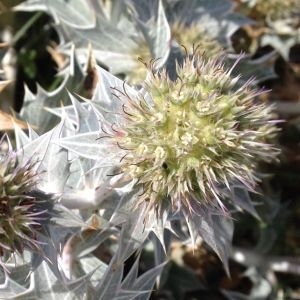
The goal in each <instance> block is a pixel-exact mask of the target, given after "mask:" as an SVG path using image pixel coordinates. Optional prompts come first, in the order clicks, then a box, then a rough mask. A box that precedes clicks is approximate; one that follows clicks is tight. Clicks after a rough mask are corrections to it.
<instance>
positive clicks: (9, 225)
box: [0, 149, 52, 256]
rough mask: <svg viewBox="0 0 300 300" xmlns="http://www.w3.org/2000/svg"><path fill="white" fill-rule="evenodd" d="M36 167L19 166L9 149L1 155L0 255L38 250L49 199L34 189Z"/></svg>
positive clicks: (29, 163) (49, 203)
mask: <svg viewBox="0 0 300 300" xmlns="http://www.w3.org/2000/svg"><path fill="white" fill-rule="evenodd" d="M35 165H36V163H35V162H34V161H33V160H30V161H27V162H25V163H20V162H19V160H18V156H17V153H16V152H14V151H12V150H11V149H9V150H8V151H7V152H6V153H4V154H1V155H0V256H6V255H10V254H13V253H19V254H22V253H23V250H24V249H25V248H26V249H29V250H32V251H39V250H40V244H39V242H38V241H37V239H36V233H37V232H38V231H39V230H40V229H41V228H42V226H43V224H45V223H46V222H48V221H49V217H50V214H49V210H50V209H51V207H52V204H51V200H52V199H50V198H51V196H50V195H46V194H44V193H43V192H41V191H39V190H38V189H36V183H37V179H38V178H37V177H38V173H37V172H36V171H35ZM49 200H50V201H49Z"/></svg>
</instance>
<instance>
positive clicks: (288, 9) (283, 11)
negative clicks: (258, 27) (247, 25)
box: [249, 0, 300, 20]
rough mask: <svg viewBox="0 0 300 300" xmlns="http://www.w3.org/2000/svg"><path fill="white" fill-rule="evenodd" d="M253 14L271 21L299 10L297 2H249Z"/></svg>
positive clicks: (280, 0) (258, 0)
mask: <svg viewBox="0 0 300 300" xmlns="http://www.w3.org/2000/svg"><path fill="white" fill-rule="evenodd" d="M249 5H251V6H253V8H252V9H253V12H254V13H256V14H257V13H258V14H259V15H260V16H262V17H268V18H270V19H271V20H278V19H282V18H284V17H287V16H289V15H291V14H292V13H293V12H297V10H299V8H300V4H299V0H269V1H265V0H256V1H255V2H252V1H251V2H250V4H249Z"/></svg>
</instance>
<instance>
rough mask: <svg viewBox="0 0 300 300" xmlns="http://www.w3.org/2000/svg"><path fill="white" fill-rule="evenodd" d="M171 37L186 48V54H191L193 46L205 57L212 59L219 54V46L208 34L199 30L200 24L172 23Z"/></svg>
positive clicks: (220, 48) (220, 49)
mask: <svg viewBox="0 0 300 300" xmlns="http://www.w3.org/2000/svg"><path fill="white" fill-rule="evenodd" d="M171 33H172V37H173V38H174V39H175V40H176V41H177V42H178V43H179V44H180V45H184V46H185V47H186V51H187V52H188V53H192V52H193V48H194V45H197V47H198V49H200V51H202V52H203V54H204V55H205V56H207V57H213V56H216V55H218V54H220V53H221V51H222V47H221V44H220V43H219V42H218V41H217V40H215V39H213V38H211V37H210V36H209V33H207V32H205V31H203V30H201V26H200V24H197V23H192V24H190V25H186V24H185V23H184V22H179V21H177V22H174V23H172V24H171Z"/></svg>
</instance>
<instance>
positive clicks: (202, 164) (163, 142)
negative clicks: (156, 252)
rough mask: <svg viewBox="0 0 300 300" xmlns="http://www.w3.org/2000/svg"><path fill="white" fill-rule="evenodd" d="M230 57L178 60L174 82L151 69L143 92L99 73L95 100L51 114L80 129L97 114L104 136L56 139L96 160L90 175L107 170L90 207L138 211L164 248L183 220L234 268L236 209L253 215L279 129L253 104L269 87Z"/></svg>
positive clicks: (122, 213)
mask: <svg viewBox="0 0 300 300" xmlns="http://www.w3.org/2000/svg"><path fill="white" fill-rule="evenodd" d="M223 59H224V57H223V56H218V57H216V58H214V59H208V60H207V59H206V58H203V57H202V56H201V55H200V54H199V52H197V51H195V53H193V55H192V56H188V57H186V58H185V60H184V61H183V62H182V63H181V64H177V79H176V80H174V81H172V80H170V78H169V77H168V74H167V72H166V70H161V71H157V70H156V69H155V67H154V66H153V64H152V63H149V65H147V66H145V67H147V69H148V77H147V79H146V80H145V81H144V82H143V84H142V88H141V89H140V90H135V89H133V88H132V87H130V86H128V85H127V84H125V83H124V82H122V81H121V80H119V79H118V78H116V77H114V76H113V75H111V74H110V73H108V72H106V71H105V70H103V69H101V68H99V69H98V70H99V73H98V78H99V85H98V87H97V92H96V93H95V95H94V97H93V99H92V100H91V101H89V100H84V99H81V100H82V102H79V101H73V106H70V107H65V108H60V109H57V110H53V112H54V113H56V114H57V115H60V116H61V117H62V118H65V117H66V118H69V119H70V120H72V122H74V124H76V127H77V128H82V125H81V124H82V122H85V120H82V119H81V117H80V115H81V112H80V111H82V110H83V109H84V111H85V112H86V113H88V114H90V115H91V114H93V113H95V114H96V115H97V116H98V121H99V127H100V130H99V131H89V130H88V127H86V129H87V131H85V132H82V131H81V132H79V133H75V134H74V135H71V136H67V137H61V138H59V139H54V140H53V142H54V143H56V144H57V145H60V146H61V147H62V148H64V149H67V150H68V151H69V152H71V153H74V154H75V155H78V156H79V157H82V159H83V160H85V159H93V160H94V161H95V163H94V166H93V167H92V169H97V168H99V169H101V170H102V172H103V171H104V170H106V171H105V172H104V173H103V174H104V176H102V182H101V183H99V188H100V190H101V191H102V193H100V194H97V192H96V191H97V188H94V193H93V197H94V199H93V201H90V200H88V199H84V198H82V201H88V203H90V204H89V205H90V207H91V208H92V207H94V205H95V203H99V204H100V203H101V206H102V207H103V208H104V207H106V206H107V205H112V203H116V207H115V209H114V212H113V214H112V215H111V217H110V222H112V223H114V222H115V224H117V223H118V222H120V221H119V220H122V222H125V223H126V220H127V218H128V216H129V215H130V213H132V212H134V211H135V210H139V216H140V217H139V218H141V219H142V220H143V222H142V223H140V225H141V224H143V225H142V226H143V227H144V231H145V232H147V231H148V232H151V231H153V232H154V233H155V235H156V236H157V237H158V238H159V240H160V241H161V243H162V245H163V247H165V243H164V238H163V236H164V230H165V229H166V228H169V229H170V230H171V231H172V230H173V229H172V220H177V221H178V220H179V221H180V222H184V223H186V225H187V228H188V232H189V233H188V235H189V236H190V237H191V240H192V241H193V242H195V240H196V237H197V236H201V237H202V238H203V239H204V240H205V241H206V242H207V243H208V244H209V245H210V246H211V247H212V248H213V249H214V251H216V253H217V254H218V255H219V256H220V258H221V259H222V260H223V262H224V263H225V265H226V261H227V258H228V251H229V248H230V242H231V237H232V221H231V219H230V217H229V214H230V210H231V209H232V208H234V207H236V208H238V209H245V210H248V211H250V212H251V213H254V214H255V209H254V207H253V206H252V204H251V202H249V199H250V198H248V197H243V194H244V193H245V195H246V194H247V193H248V192H250V191H251V192H253V191H254V190H255V186H256V183H257V182H258V181H259V177H258V173H257V172H256V170H257V166H258V164H259V162H260V161H266V162H270V161H272V160H273V159H275V158H276V156H277V154H278V150H277V149H276V148H274V147H273V146H272V145H271V144H270V143H269V141H270V140H271V139H272V137H273V136H274V134H275V133H276V131H277V129H276V126H275V123H276V122H275V121H273V120H272V108H271V107H268V106H266V105H265V104H264V103H259V102H256V100H255V97H256V96H257V95H259V94H260V93H261V92H262V91H260V90H257V89H255V88H254V87H253V86H252V85H251V81H248V82H247V83H246V84H242V85H239V77H233V76H232V69H226V68H225V67H224V64H223ZM236 63H238V61H237V62H236ZM266 149H268V150H267V151H266ZM87 173H88V172H87ZM102 188H104V191H105V190H106V193H105V192H103V190H102ZM113 191H115V192H116V193H117V194H118V195H119V200H118V201H117V202H115V201H116V198H115V197H116V194H114V196H113V198H114V199H115V200H114V201H112V202H110V200H109V199H110V197H111V196H112V194H113V193H112V192H113ZM75 195H76V193H74V194H73V197H74V200H73V201H76V196H75ZM66 196H67V197H68V202H70V197H69V196H70V194H69V195H67V194H66V195H62V201H66V199H65V200H64V198H65V197H66ZM77 199H78V197H77ZM74 203H75V202H74ZM126 216H127V217H126ZM224 222H225V223H227V224H226V226H225V224H224ZM144 238H145V237H144ZM144 238H143V239H144Z"/></svg>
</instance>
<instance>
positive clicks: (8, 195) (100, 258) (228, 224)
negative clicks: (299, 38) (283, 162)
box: [0, 0, 278, 300]
mask: <svg viewBox="0 0 300 300" xmlns="http://www.w3.org/2000/svg"><path fill="white" fill-rule="evenodd" d="M64 3H65V1H61V0H55V1H43V0H34V1H33V0H29V1H25V2H24V3H23V4H22V5H21V6H19V8H18V9H25V10H29V11H32V10H44V11H46V10H47V8H50V12H49V13H50V14H51V15H52V16H53V18H54V20H55V22H56V28H57V31H58V33H59V36H60V38H61V45H60V49H63V50H64V51H65V53H68V54H70V60H69V64H67V66H66V69H64V70H63V72H62V74H63V78H64V79H63V82H62V84H61V85H60V86H59V88H58V89H57V90H55V91H53V92H51V93H50V92H47V91H44V90H42V89H40V88H38V92H37V95H33V94H32V93H31V92H30V91H29V90H27V91H26V93H25V99H24V105H23V108H22V110H21V112H20V115H21V116H22V117H23V119H24V120H26V121H28V122H29V123H30V124H32V125H33V126H34V129H33V128H31V127H29V128H28V130H27V131H25V130H24V131H23V130H21V129H20V128H19V127H17V126H16V129H15V138H14V144H15V149H14V150H12V147H11V146H9V150H8V152H5V153H4V154H3V155H2V156H1V159H0V163H1V165H0V171H1V174H0V175H1V176H2V177H0V178H1V184H2V186H3V188H2V186H1V188H2V194H1V198H0V200H1V210H0V213H1V212H2V216H3V218H1V222H0V225H1V228H0V230H1V232H0V235H1V241H0V242H1V243H0V247H1V248H0V250H1V252H0V254H2V256H3V257H2V258H3V259H2V265H3V268H2V269H1V270H0V279H1V282H0V295H1V297H2V296H3V297H6V298H12V299H14V298H16V299H29V298H30V299H31V298H33V299H40V298H42V297H49V298H51V297H52V298H57V297H58V296H61V297H64V298H65V299H95V300H96V299H107V300H108V299H109V300H110V299H148V298H149V297H150V294H151V292H152V290H153V288H154V286H155V283H157V284H158V283H159V280H160V275H161V274H162V270H163V268H164V266H165V263H166V261H167V260H168V258H169V254H170V249H171V244H172V242H173V241H174V240H177V241H180V242H182V243H185V244H191V245H192V246H196V245H199V243H198V242H199V240H202V241H204V242H205V243H206V244H207V245H208V246H209V247H210V248H211V249H212V250H213V251H214V252H215V253H216V254H217V255H218V256H219V257H220V259H221V261H222V262H223V264H224V267H225V269H226V271H227V272H229V265H228V258H229V256H230V251H231V250H230V249H231V242H232V237H233V230H234V222H233V220H234V218H233V217H234V216H235V215H234V214H235V212H236V211H242V210H244V211H247V212H249V213H251V214H252V215H254V216H255V217H258V214H257V212H256V210H255V206H254V204H253V203H252V201H251V193H255V192H256V191H257V185H258V184H259V182H260V179H261V173H260V168H259V167H260V163H262V162H267V163H269V162H272V161H274V160H276V157H277V155H278V150H277V149H276V147H274V146H273V144H272V142H273V139H274V137H275V136H276V132H277V127H276V123H277V121H276V119H275V117H274V116H273V107H271V106H268V105H267V104H266V103H264V102H261V101H260V100H259V99H258V96H260V95H261V93H262V92H263V91H262V90H260V89H258V88H257V87H256V86H255V81H254V79H251V80H249V79H248V77H247V76H246V79H245V78H244V76H243V74H241V75H235V73H238V71H237V70H238V68H239V66H240V64H241V63H242V59H243V56H241V55H239V56H237V57H235V59H232V60H231V62H229V61H228V52H230V50H229V49H230V46H229V45H228V44H226V43H224V41H226V42H228V37H229V36H230V34H231V33H232V28H237V27H239V26H240V25H241V24H242V23H243V21H244V20H245V19H243V20H238V18H237V19H234V20H233V21H232V22H231V23H230V22H229V23H227V21H228V18H229V15H231V16H233V15H234V13H233V12H232V11H231V9H232V7H233V6H232V3H231V1H222V3H221V2H220V1H217V0H215V1H214V2H212V3H213V4H211V3H210V2H207V1H191V2H190V3H192V4H191V6H190V7H189V6H188V5H187V3H188V2H186V1H179V0H178V1H162V0H161V1H153V2H151V3H149V1H103V2H102V1H98V2H97V3H96V2H93V3H90V2H89V4H86V3H87V2H85V1H83V0H76V1H72V2H68V1H67V2H66V6H64V5H63V4H64ZM109 3H110V5H109ZM216 3H218V4H220V5H221V4H222V6H220V7H219V6H218V5H217V6H216V5H215V4H216ZM143 5H146V7H148V8H149V11H145V10H144V8H142V7H143ZM171 8H174V10H173V13H175V14H174V15H172V9H171ZM175 8H176V9H175ZM78 9H82V15H80V14H78ZM191 10H192V11H191ZM179 12H181V13H182V14H183V15H182V17H181V18H180V19H178V18H177V17H178V14H179ZM184 12H185V13H184ZM176 16H177V17H176ZM227 16H228V18H227ZM218 18H219V20H218ZM229 19H230V18H229ZM204 20H206V21H207V23H206V22H204ZM209 20H210V21H211V22H212V23H209V22H208V21H209ZM77 21H78V22H77ZM194 21H195V22H194ZM202 21H203V22H204V23H205V24H206V26H208V27H209V25H207V24H214V26H212V29H216V30H212V31H211V32H210V33H211V34H212V37H213V38H212V40H211V39H210V38H209V43H208V44H206V43H204V44H201V43H200V42H198V39H199V38H202V36H201V34H202V33H203V34H206V32H207V33H208V32H209V28H206V29H205V28H204V30H202V29H201V28H200V27H199V29H200V30H199V33H201V34H200V35H197V34H198V33H197V32H196V29H198V25H199V24H201V22H202ZM239 21H240V23H239ZM226 24H227V25H228V27H226V26H225V27H224V25H226ZM230 24H231V25H232V26H233V27H230V26H229V25H230ZM219 25H220V27H219ZM176 26H177V27H178V28H179V29H181V28H182V27H184V28H185V29H187V30H190V29H192V30H195V32H196V37H195V38H194V37H193V34H192V41H191V42H189V41H188V40H183V39H182V37H178V36H176V33H175V31H174V28H175V27H176ZM172 28H173V33H172ZM178 28H177V29H178ZM226 28H227V29H228V30H227V29H226ZM230 28H231V29H230ZM125 29H126V31H125ZM225 29H226V30H227V31H226V30H225ZM224 32H227V33H228V34H224ZM186 37H188V36H186ZM205 38H207V36H206V35H204V40H205V41H206V39H205ZM175 40H177V42H175ZM69 41H72V42H73V43H74V45H75V47H74V46H70V45H69V44H67V43H68V42H69ZM140 41H143V42H144V43H143V44H140V43H139V42H140ZM89 42H91V44H92V48H93V49H94V50H93V55H94V56H95V57H96V59H97V61H98V62H100V64H101V65H102V67H101V66H98V65H95V64H94V63H93V64H88V67H87V68H86V69H85V68H83V67H82V64H81V62H82V61H84V62H86V56H85V55H83V54H85V52H86V50H87V49H88V43H89ZM181 42H183V43H187V44H186V45H183V47H181V48H180V47H179V44H180V43H181ZM211 42H212V44H213V45H217V46H218V47H216V49H215V48H213V49H212V48H210V45H211ZM215 43H216V44H215ZM219 43H220V44H219ZM222 43H223V44H222ZM142 45H144V46H145V47H144V46H142ZM219 45H223V46H224V45H227V46H225V48H226V47H228V48H226V49H225V51H224V52H222V51H221V50H220V48H221V46H220V48H219ZM143 47H144V48H146V50H149V52H148V54H150V55H148V54H147V53H146V52H147V51H145V52H143V53H146V55H145V56H143V54H137V53H136V52H134V59H133V58H132V53H133V52H132V51H133V50H134V51H135V50H143ZM174 48H176V49H177V50H178V49H180V52H181V55H180V59H178V60H176V58H174V57H172V58H170V56H169V52H170V53H171V54H172V51H173V50H174ZM68 49H69V52H68V51H67V50H68ZM70 49H71V50H70ZM215 50H216V51H215ZM206 51H209V53H210V54H211V55H206V54H207V53H206ZM88 53H89V57H88V61H89V62H91V61H92V59H91V57H92V55H91V54H90V53H91V51H90V50H89V52H88ZM137 56H139V57H140V58H141V59H140V60H141V62H139V61H138V60H137ZM78 58H79V59H78ZM81 59H82V60H81ZM128 62H130V63H128ZM136 63H138V66H139V68H140V69H139V70H138V74H144V75H142V76H140V77H139V79H138V80H136V81H135V80H130V78H131V77H130V76H131V75H130V72H131V71H134V72H135V71H137V69H136V66H137V65H136ZM170 64H173V67H172V68H170ZM103 65H105V67H107V69H108V70H106V69H105V68H103ZM126 68H127V69H126ZM91 69H92V73H93V82H92V88H91V89H90V90H89V92H90V94H91V95H92V97H91V98H90V99H86V98H84V97H83V96H82V93H81V92H82V87H84V86H85V83H86V79H87V77H88V75H89V74H85V71H87V72H86V73H88V72H89V71H90V70H91ZM115 75H118V76H119V77H117V76H115ZM120 78H121V79H120ZM123 79H125V81H124V80H123ZM136 83H138V84H136ZM6 143H7V144H8V145H10V142H9V141H7V142H6ZM7 217H9V218H7ZM12 218H15V222H13V223H12V221H11V220H12ZM42 229H43V230H42ZM44 229H45V230H44ZM20 237H22V239H20ZM149 248H150V249H151V251H152V253H153V257H154V258H153V262H152V265H151V266H150V268H149V269H148V270H144V272H143V274H140V270H139V267H140V266H141V265H142V264H140V263H139V262H140V258H141V257H142V255H143V252H145V251H147V250H148V249H149ZM21 271H22V272H21ZM44 278H47V280H44Z"/></svg>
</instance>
